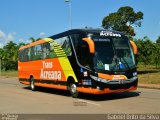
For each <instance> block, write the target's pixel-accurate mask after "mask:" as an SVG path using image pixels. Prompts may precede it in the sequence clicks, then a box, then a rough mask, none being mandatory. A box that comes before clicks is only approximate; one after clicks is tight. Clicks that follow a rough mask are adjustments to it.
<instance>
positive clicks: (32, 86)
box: [30, 77, 36, 91]
mask: <svg viewBox="0 0 160 120" xmlns="http://www.w3.org/2000/svg"><path fill="white" fill-rule="evenodd" d="M34 83H35V82H34V78H33V77H31V79H30V88H31V90H32V91H35V89H36V86H35V84H34Z"/></svg>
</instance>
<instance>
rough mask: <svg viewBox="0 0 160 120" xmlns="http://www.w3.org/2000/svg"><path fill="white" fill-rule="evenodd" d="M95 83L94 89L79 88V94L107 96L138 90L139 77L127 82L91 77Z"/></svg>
mask: <svg viewBox="0 0 160 120" xmlns="http://www.w3.org/2000/svg"><path fill="white" fill-rule="evenodd" d="M91 78H92V80H93V81H94V82H93V85H92V87H78V91H79V92H83V93H90V94H106V93H118V92H127V91H133V90H136V89H137V83H138V77H137V76H135V77H133V78H131V79H127V80H106V79H101V78H97V77H95V76H91Z"/></svg>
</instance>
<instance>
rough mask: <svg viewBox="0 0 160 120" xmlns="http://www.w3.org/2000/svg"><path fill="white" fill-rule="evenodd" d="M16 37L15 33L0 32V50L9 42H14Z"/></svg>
mask: <svg viewBox="0 0 160 120" xmlns="http://www.w3.org/2000/svg"><path fill="white" fill-rule="evenodd" d="M15 37H16V32H11V33H5V32H3V31H2V30H0V48H2V47H3V46H4V45H5V44H6V43H8V42H9V41H14V40H15Z"/></svg>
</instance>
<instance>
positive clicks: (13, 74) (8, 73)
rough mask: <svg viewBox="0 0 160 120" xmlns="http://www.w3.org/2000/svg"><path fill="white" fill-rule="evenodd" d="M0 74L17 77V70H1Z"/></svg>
mask: <svg viewBox="0 0 160 120" xmlns="http://www.w3.org/2000/svg"><path fill="white" fill-rule="evenodd" d="M0 76H6V77H17V76H18V72H17V71H2V72H1V73H0Z"/></svg>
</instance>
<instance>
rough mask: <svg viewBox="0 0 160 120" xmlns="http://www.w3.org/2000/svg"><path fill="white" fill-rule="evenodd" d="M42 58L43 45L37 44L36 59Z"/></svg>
mask: <svg viewBox="0 0 160 120" xmlns="http://www.w3.org/2000/svg"><path fill="white" fill-rule="evenodd" d="M41 59H42V46H41V45H37V46H35V60H41Z"/></svg>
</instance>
